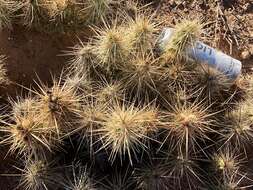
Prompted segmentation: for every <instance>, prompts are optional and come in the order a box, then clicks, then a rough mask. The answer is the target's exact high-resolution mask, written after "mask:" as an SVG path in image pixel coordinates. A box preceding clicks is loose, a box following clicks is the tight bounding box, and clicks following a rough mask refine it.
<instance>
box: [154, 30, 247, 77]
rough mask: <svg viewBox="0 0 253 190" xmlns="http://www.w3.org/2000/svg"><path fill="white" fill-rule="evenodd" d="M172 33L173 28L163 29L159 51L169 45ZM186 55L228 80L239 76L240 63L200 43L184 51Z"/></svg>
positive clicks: (197, 42)
mask: <svg viewBox="0 0 253 190" xmlns="http://www.w3.org/2000/svg"><path fill="white" fill-rule="evenodd" d="M173 32H174V29H173V28H165V29H164V30H163V32H162V34H161V35H160V37H159V40H158V43H159V47H160V49H161V50H163V49H164V47H165V46H166V45H167V43H169V40H170V38H171V37H172V35H173ZM186 54H187V56H188V57H190V58H191V59H194V60H195V61H197V62H199V63H201V64H207V65H208V66H209V67H211V68H214V69H216V70H217V71H219V72H220V73H223V74H224V75H226V76H227V77H228V78H229V79H232V80H235V79H237V78H238V76H239V75H240V74H241V69H242V63H241V62H240V61H239V60H237V59H234V58H232V57H230V56H228V55H226V54H224V53H222V52H221V51H218V50H216V49H214V48H212V47H210V46H208V45H206V44H204V43H202V42H200V41H196V42H195V43H194V44H192V46H190V47H189V48H188V49H187V50H186Z"/></svg>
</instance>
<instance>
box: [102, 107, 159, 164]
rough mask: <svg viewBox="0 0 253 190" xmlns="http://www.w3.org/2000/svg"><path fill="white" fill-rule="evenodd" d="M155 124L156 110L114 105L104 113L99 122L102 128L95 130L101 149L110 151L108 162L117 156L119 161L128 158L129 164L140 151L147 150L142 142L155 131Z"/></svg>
mask: <svg viewBox="0 0 253 190" xmlns="http://www.w3.org/2000/svg"><path fill="white" fill-rule="evenodd" d="M156 122H157V113H156V110H154V109H151V108H148V107H146V108H145V107H144V108H136V107H134V106H133V105H130V106H127V105H124V104H123V105H122V106H120V105H117V104H116V105H115V106H114V107H112V108H111V109H109V111H108V112H107V113H106V116H105V118H104V120H103V121H102V122H101V124H102V127H101V128H99V129H98V130H97V133H98V134H99V135H100V139H101V141H102V143H103V148H105V149H109V150H110V155H109V160H110V161H111V162H114V161H115V159H116V158H117V155H119V156H120V159H121V161H122V160H123V159H124V158H125V156H128V158H129V159H130V163H131V164H133V159H134V158H136V156H137V155H136V154H137V153H138V152H139V151H140V150H141V149H145V148H147V147H146V145H145V142H144V141H143V140H148V139H149V138H148V135H149V133H150V132H151V131H153V130H155V129H154V127H155V123H156Z"/></svg>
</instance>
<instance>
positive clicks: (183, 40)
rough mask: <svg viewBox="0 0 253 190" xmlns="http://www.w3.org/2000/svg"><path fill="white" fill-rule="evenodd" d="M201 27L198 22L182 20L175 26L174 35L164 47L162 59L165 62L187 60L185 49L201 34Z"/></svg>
mask: <svg viewBox="0 0 253 190" xmlns="http://www.w3.org/2000/svg"><path fill="white" fill-rule="evenodd" d="M201 29H202V25H201V23H200V22H199V21H198V20H182V21H181V22H180V23H178V24H176V25H175V31H174V35H173V36H172V38H171V39H170V41H169V42H168V44H167V45H166V46H165V47H164V52H163V54H162V57H163V58H164V59H165V61H172V62H174V61H175V60H177V61H178V60H181V59H182V58H183V57H186V58H187V55H186V49H187V47H190V46H192V45H193V44H194V43H195V41H196V39H197V37H199V35H200V34H201Z"/></svg>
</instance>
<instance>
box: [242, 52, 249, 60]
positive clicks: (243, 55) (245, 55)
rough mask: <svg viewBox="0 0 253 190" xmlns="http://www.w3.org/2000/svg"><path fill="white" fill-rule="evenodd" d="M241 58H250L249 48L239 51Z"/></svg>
mask: <svg viewBox="0 0 253 190" xmlns="http://www.w3.org/2000/svg"><path fill="white" fill-rule="evenodd" d="M241 58H242V59H248V58H250V52H249V50H244V51H243V52H242V53H241Z"/></svg>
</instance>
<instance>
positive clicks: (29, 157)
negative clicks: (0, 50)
mask: <svg viewBox="0 0 253 190" xmlns="http://www.w3.org/2000/svg"><path fill="white" fill-rule="evenodd" d="M0 1H3V2H4V3H3V4H0V19H1V20H0V26H1V25H7V26H8V25H9V18H10V17H11V15H12V14H13V13H14V12H15V14H17V15H19V16H18V17H17V18H16V19H21V20H23V21H22V22H23V23H24V24H25V25H27V26H33V25H36V24H42V25H43V24H44V23H43V22H45V20H46V21H47V22H52V23H58V24H59V23H65V22H66V23H67V24H73V23H78V24H80V23H83V22H85V23H98V22H101V23H102V24H101V25H98V26H93V28H92V29H93V31H94V36H92V37H90V38H89V39H88V41H81V40H80V42H79V44H77V45H76V46H74V47H73V48H71V49H70V50H68V51H65V56H68V57H70V58H69V62H68V68H67V69H65V70H64V71H63V72H62V74H61V75H60V77H59V78H57V79H56V78H53V79H52V82H51V84H44V83H43V82H41V81H40V80H37V82H36V84H37V86H36V87H35V88H34V89H33V88H32V89H31V88H27V87H24V88H25V89H26V90H28V91H29V92H28V94H27V96H26V97H22V98H17V99H11V98H10V104H9V105H10V107H9V109H7V110H6V111H5V113H3V115H2V118H1V128H0V131H1V135H2V136H1V145H2V146H4V145H5V146H7V147H8V148H9V151H8V154H12V155H16V156H17V159H20V160H22V164H21V165H20V166H18V167H16V169H17V172H19V173H20V184H19V186H18V187H17V188H20V189H26V190H43V189H45V190H51V189H55V190H61V189H64V190H107V189H108V190H109V189H110V190H111V189H113V190H128V189H140V190H168V189H173V190H174V189H175V190H185V189H192V190H193V189H196V190H197V189H199V190H201V189H213V190H237V189H251V188H252V186H253V185H252V184H253V179H251V178H250V171H249V170H248V169H247V163H248V161H249V155H250V150H251V148H252V139H253V129H252V124H253V107H252V106H253V102H252V94H253V88H251V86H252V76H251V75H247V76H241V77H240V78H238V79H237V81H236V82H234V81H231V80H230V79H229V78H228V77H227V76H226V75H225V74H224V73H220V72H218V71H216V70H215V69H212V68H209V67H207V66H206V64H205V63H199V62H197V61H195V60H193V59H191V58H189V57H188V55H187V53H186V52H187V48H189V47H191V46H193V45H194V44H195V42H196V41H197V40H198V39H200V36H201V35H200V34H201V33H202V30H203V29H202V25H203V24H201V22H200V21H197V20H181V21H180V22H179V23H177V24H176V25H175V30H174V32H173V33H174V35H173V36H172V38H171V39H170V40H169V42H168V43H167V44H166V45H165V46H164V48H162V49H161V48H160V47H159V40H158V39H159V34H160V32H161V28H160V27H159V26H160V23H159V21H157V20H156V19H155V18H154V16H150V15H149V14H148V12H145V11H142V10H141V9H138V8H137V9H135V10H134V11H135V12H134V14H131V11H129V10H128V11H126V13H125V14H126V15H127V16H125V19H119V18H118V17H117V16H116V17H113V16H112V15H111V13H112V12H113V11H114V10H115V9H116V8H115V7H114V6H115V4H117V6H122V4H124V3H125V2H121V1H113V0H85V1H83V0H54V1H51V0H33V1H30V0H29V1H28V0H23V1H13V2H15V3H16V5H18V9H17V10H15V9H14V8H12V6H13V4H12V3H5V0H0ZM120 4H121V5H120ZM126 4H127V5H126ZM126 4H124V6H125V7H128V8H129V4H128V3H126ZM132 6H134V5H133V4H132ZM131 8H133V7H131ZM13 10H15V11H14V12H13ZM3 11H7V12H8V13H9V14H7V15H10V17H9V18H7V17H6V16H5V17H2V16H1V14H2V12H3ZM107 16H109V17H110V18H114V19H113V21H112V22H107V21H106V19H105V18H106V17H107ZM114 16H115V15H114ZM1 23H2V24H1ZM4 60H5V58H4V57H2V56H1V57H0V64H2V62H4ZM2 81H3V82H5V81H7V79H6V71H5V69H4V66H0V82H1V83H2Z"/></svg>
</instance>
